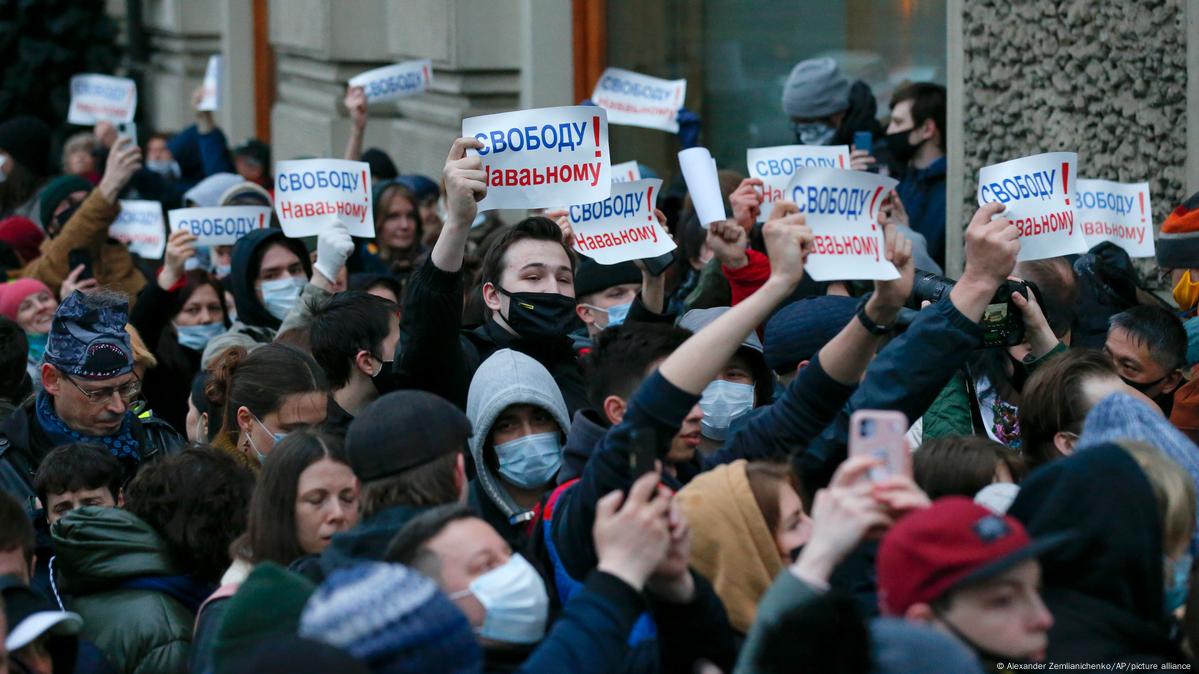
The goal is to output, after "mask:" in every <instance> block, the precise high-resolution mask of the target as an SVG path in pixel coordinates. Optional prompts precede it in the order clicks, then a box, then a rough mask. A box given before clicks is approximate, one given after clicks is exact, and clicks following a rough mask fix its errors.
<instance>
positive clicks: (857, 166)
mask: <svg viewBox="0 0 1199 674" xmlns="http://www.w3.org/2000/svg"><path fill="white" fill-rule="evenodd" d="M876 164H878V160H877V159H875V158H874V155H872V154H870V153H869V152H867V151H865V150H854V151H853V152H850V153H849V168H851V169H853V170H855V171H869V170H870V168H871V167H873V166H875V165H876Z"/></svg>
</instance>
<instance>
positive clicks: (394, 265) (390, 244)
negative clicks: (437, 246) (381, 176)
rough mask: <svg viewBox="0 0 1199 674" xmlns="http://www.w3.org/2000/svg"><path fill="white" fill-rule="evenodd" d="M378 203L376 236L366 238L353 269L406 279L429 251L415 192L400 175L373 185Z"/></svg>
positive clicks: (372, 189) (401, 280)
mask: <svg viewBox="0 0 1199 674" xmlns="http://www.w3.org/2000/svg"><path fill="white" fill-rule="evenodd" d="M371 192H372V195H373V197H374V201H373V202H372V203H374V204H375V211H374V213H375V238H374V239H370V240H366V241H364V242H363V243H362V244H361V246H360V247H359V250H358V257H359V259H358V260H355V261H354V262H353V266H354V269H352V270H351V271H364V272H370V273H385V274H388V275H390V276H393V277H395V278H396V279H398V280H400V282H401V283H402V282H404V281H405V280H406V279H407V278H408V277H409V275H411V274H412V272H413V269H414V268H415V267H416V265H417V263H418V261H419V260H420V259H421V257H422V256H424V255H425V254H426V253H427V252H428V248H426V247H425V244H423V243H421V234H422V230H421V217H420V211H419V210H418V208H417V203H418V202H417V198H416V194H415V193H414V192H413V191H412V188H411V187H410V186H409V185H408V184H407V183H406V182H402V181H401V179H400V178H396V179H394V180H384V181H380V182H377V183H375V184H374V185H373V186H372V187H371Z"/></svg>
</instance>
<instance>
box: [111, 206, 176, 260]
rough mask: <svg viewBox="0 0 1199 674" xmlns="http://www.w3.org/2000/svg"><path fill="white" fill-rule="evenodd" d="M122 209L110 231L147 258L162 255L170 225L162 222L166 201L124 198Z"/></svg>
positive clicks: (114, 236) (152, 258) (155, 257)
mask: <svg viewBox="0 0 1199 674" xmlns="http://www.w3.org/2000/svg"><path fill="white" fill-rule="evenodd" d="M120 204H121V212H120V213H118V214H117V219H116V220H114V221H113V223H112V224H111V225H109V227H108V235H109V236H111V237H112V238H114V239H116V240H118V241H120V242H121V243H123V244H125V245H126V246H127V247H128V248H129V252H131V253H134V254H135V255H138V256H140V257H142V258H143V259H146V260H157V259H159V258H161V257H162V252H163V249H164V248H166V227H165V226H164V225H163V222H162V204H160V203H159V202H157V201H148V200H135V199H122V200H121V201H120Z"/></svg>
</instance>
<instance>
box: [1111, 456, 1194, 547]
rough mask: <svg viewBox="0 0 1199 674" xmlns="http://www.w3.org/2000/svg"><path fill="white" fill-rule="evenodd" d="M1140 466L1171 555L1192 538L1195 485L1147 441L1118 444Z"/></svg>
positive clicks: (1188, 475)
mask: <svg viewBox="0 0 1199 674" xmlns="http://www.w3.org/2000/svg"><path fill="white" fill-rule="evenodd" d="M1119 444H1120V447H1121V448H1122V449H1124V451H1126V452H1128V454H1129V455H1130V456H1132V459H1133V460H1134V461H1136V462H1137V465H1139V466H1140V467H1141V472H1143V473H1145V477H1146V478H1148V480H1149V484H1150V485H1151V486H1152V487H1153V496H1154V499H1155V500H1156V501H1157V510H1158V513H1159V515H1160V517H1161V525H1162V545H1163V546H1164V551H1165V552H1166V553H1167V554H1168V553H1170V552H1171V551H1173V550H1175V549H1177V548H1179V547H1181V546H1182V545H1183V544H1184V543H1186V542H1187V541H1189V540H1191V535H1192V534H1193V533H1194V531H1195V512H1196V510H1197V509H1199V505H1197V504H1196V501H1197V498H1196V495H1195V485H1194V483H1192V482H1191V477H1190V474H1189V473H1187V472H1186V471H1185V470H1183V468H1182V467H1181V466H1179V465H1178V464H1177V463H1176V462H1175V461H1174V460H1173V459H1171V458H1170V457H1169V456H1166V454H1165V452H1162V451H1161V450H1160V449H1158V448H1157V447H1154V446H1153V445H1150V444H1147V443H1144V442H1135V441H1132V440H1126V441H1124V442H1121V443H1119Z"/></svg>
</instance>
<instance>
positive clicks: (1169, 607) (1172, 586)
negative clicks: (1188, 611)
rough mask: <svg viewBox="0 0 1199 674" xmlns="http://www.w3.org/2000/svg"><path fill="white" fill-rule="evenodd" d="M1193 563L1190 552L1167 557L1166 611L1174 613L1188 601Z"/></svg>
mask: <svg viewBox="0 0 1199 674" xmlns="http://www.w3.org/2000/svg"><path fill="white" fill-rule="evenodd" d="M1193 563H1194V559H1193V558H1192V557H1191V555H1190V553H1183V555H1182V556H1181V557H1179V558H1178V559H1170V558H1169V557H1166V573H1165V575H1166V613H1173V612H1174V611H1177V610H1178V609H1179V608H1180V607H1181V606H1182V605H1183V604H1185V603H1186V601H1187V594H1189V593H1190V589H1191V565H1192V564H1193Z"/></svg>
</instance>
